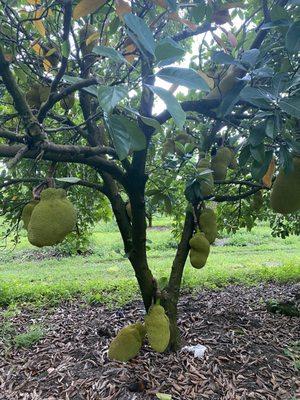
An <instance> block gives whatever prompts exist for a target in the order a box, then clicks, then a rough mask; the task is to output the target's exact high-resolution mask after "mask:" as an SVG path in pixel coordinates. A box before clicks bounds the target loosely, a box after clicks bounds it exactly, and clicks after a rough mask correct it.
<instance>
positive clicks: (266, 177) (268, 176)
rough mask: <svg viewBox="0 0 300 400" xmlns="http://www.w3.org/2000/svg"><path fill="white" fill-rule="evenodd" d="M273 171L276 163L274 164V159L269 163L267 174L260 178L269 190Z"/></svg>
mask: <svg viewBox="0 0 300 400" xmlns="http://www.w3.org/2000/svg"><path fill="white" fill-rule="evenodd" d="M275 169H276V163H275V159H274V157H273V158H272V160H271V161H270V164H269V167H268V169H267V172H266V173H265V175H264V176H263V178H262V182H263V185H264V186H265V187H267V188H270V187H271V186H272V178H273V175H274V172H275Z"/></svg>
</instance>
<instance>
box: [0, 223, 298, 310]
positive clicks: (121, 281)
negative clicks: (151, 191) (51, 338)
mask: <svg viewBox="0 0 300 400" xmlns="http://www.w3.org/2000/svg"><path fill="white" fill-rule="evenodd" d="M154 225H155V226H158V225H160V226H164V227H165V228H164V229H160V230H158V229H156V230H155V229H152V230H149V231H148V245H149V247H150V250H149V264H150V267H151V269H152V270H153V273H154V275H155V276H156V277H157V278H162V277H164V276H168V274H169V272H170V267H171V264H172V258H173V256H174V254H175V249H176V242H175V240H174V239H173V237H172V234H171V229H170V221H169V220H167V219H165V218H160V219H157V220H155V221H154ZM166 227H167V228H166ZM223 238H224V241H225V245H224V246H212V248H211V254H210V256H209V259H208V262H207V264H206V266H205V267H204V268H203V269H202V270H196V269H194V268H192V267H191V265H190V264H189V262H188V264H187V266H186V268H185V272H184V276H183V286H184V287H187V288H191V289H194V288H219V287H223V286H226V285H228V284H246V285H255V284H257V283H260V282H265V281H278V282H288V281H299V280H300V243H299V237H296V236H291V237H289V238H286V239H285V240H283V239H280V238H273V237H272V236H271V234H270V230H269V228H268V227H267V226H265V225H260V226H258V227H256V228H255V229H254V230H253V231H252V232H251V233H249V232H247V231H245V230H241V231H240V232H238V233H237V234H235V235H234V236H232V235H224V236H223ZM92 241H93V254H91V255H89V256H73V257H64V258H60V259H56V258H53V257H52V258H49V257H47V251H48V250H47V249H46V250H44V251H43V252H41V250H35V249H34V248H33V247H32V246H30V245H29V244H28V242H27V239H26V236H25V233H24V237H22V240H21V243H20V245H18V247H17V248H16V249H15V250H14V251H11V250H4V251H2V252H1V254H0V305H2V306H8V305H10V304H22V303H32V304H34V305H37V306H39V305H44V304H45V303H46V304H56V303H58V302H60V301H61V300H66V299H71V298H74V297H77V296H80V297H84V298H86V300H87V301H88V302H89V303H92V304H94V303H102V302H105V303H107V304H111V305H121V304H124V303H125V302H127V301H129V300H131V299H133V298H135V297H136V296H137V293H138V289H137V285H136V281H135V277H134V273H133V270H132V268H131V266H130V264H129V261H128V260H127V259H126V258H125V257H124V255H123V249H122V242H121V238H120V235H119V233H118V232H117V230H116V226H115V224H113V223H108V224H104V223H102V224H99V225H98V226H96V228H95V230H94V233H93V236H92ZM41 254H44V257H43V258H42V257H40V259H37V255H41Z"/></svg>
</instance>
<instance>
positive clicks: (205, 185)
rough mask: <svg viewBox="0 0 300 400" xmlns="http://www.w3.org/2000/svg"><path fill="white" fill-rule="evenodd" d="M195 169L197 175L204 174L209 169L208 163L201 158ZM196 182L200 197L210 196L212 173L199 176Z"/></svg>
mask: <svg viewBox="0 0 300 400" xmlns="http://www.w3.org/2000/svg"><path fill="white" fill-rule="evenodd" d="M197 167H198V171H199V173H201V172H204V171H205V170H207V169H211V168H210V161H209V160H208V159H207V158H202V159H201V160H200V161H199V162H198V164H197ZM198 181H199V182H200V190H201V194H202V196H204V197H206V196H211V195H212V194H213V192H214V178H213V174H212V172H210V173H208V174H205V175H200V176H199V177H198Z"/></svg>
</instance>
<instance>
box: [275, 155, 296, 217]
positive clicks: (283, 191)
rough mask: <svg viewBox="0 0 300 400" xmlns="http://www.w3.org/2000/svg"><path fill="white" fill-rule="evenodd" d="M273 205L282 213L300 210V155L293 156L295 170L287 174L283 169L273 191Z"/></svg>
mask: <svg viewBox="0 0 300 400" xmlns="http://www.w3.org/2000/svg"><path fill="white" fill-rule="evenodd" d="M270 201H271V207H272V209H273V210H274V211H275V212H277V213H281V214H288V213H292V212H296V211H298V210H300V157H294V158H293V170H292V171H291V172H290V173H289V174H286V173H285V172H284V170H283V169H281V170H280V171H279V173H278V175H277V177H276V179H275V182H274V185H273V188H272V191H271V198H270Z"/></svg>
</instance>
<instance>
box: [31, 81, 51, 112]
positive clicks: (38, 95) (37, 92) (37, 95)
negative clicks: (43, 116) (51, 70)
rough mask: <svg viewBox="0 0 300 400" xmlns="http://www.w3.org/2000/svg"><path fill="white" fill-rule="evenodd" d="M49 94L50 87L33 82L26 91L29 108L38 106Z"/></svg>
mask: <svg viewBox="0 0 300 400" xmlns="http://www.w3.org/2000/svg"><path fill="white" fill-rule="evenodd" d="M49 94H50V87H48V86H43V85H40V84H38V83H34V84H33V85H32V87H31V89H30V90H29V91H28V92H27V93H26V100H27V103H28V104H29V106H30V107H31V108H40V106H41V105H42V103H44V102H45V101H46V100H47V99H48V97H49Z"/></svg>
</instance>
